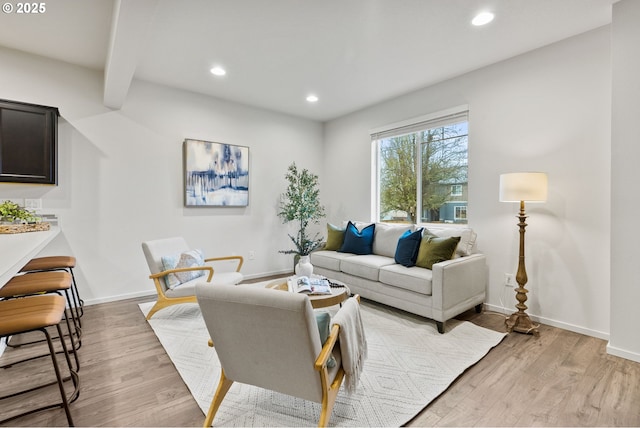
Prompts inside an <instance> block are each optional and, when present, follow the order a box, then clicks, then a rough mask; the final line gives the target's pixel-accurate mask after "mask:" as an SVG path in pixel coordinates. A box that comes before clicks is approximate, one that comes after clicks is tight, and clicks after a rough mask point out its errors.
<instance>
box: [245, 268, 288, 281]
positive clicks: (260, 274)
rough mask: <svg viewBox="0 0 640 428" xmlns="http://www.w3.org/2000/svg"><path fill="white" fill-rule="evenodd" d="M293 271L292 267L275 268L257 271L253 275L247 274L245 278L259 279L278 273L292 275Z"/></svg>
mask: <svg viewBox="0 0 640 428" xmlns="http://www.w3.org/2000/svg"><path fill="white" fill-rule="evenodd" d="M292 274H293V272H292V271H291V269H289V270H275V271H272V272H262V273H255V274H253V275H245V276H244V278H245V279H251V280H253V279H259V278H268V277H271V276H276V275H292Z"/></svg>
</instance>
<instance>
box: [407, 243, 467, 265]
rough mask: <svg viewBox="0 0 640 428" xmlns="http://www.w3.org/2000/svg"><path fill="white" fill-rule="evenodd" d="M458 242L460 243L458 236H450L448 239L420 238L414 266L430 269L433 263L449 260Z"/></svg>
mask: <svg viewBox="0 0 640 428" xmlns="http://www.w3.org/2000/svg"><path fill="white" fill-rule="evenodd" d="M458 242H460V237H459V236H452V237H450V238H436V237H433V236H425V237H424V238H422V242H421V243H420V248H419V249H418V259H417V260H416V266H420V267H423V268H427V269H431V267H432V266H433V265H434V263H440V262H443V261H445V260H450V259H451V258H452V257H453V254H454V253H455V251H456V247H457V246H458Z"/></svg>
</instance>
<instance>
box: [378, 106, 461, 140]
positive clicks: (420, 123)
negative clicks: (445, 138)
mask: <svg viewBox="0 0 640 428" xmlns="http://www.w3.org/2000/svg"><path fill="white" fill-rule="evenodd" d="M468 119H469V111H468V110H467V108H466V106H465V107H464V110H460V108H456V109H455V111H447V112H441V113H439V114H435V115H429V116H422V117H418V118H414V119H409V120H405V121H403V122H398V123H394V124H391V125H387V126H383V127H380V128H376V129H374V130H371V131H370V133H371V141H375V140H381V139H384V138H390V137H397V136H400V135H406V134H412V133H414V132H418V131H424V130H425V129H433V128H439V127H441V126H445V125H452V124H454V123H460V122H465V121H467V120H468Z"/></svg>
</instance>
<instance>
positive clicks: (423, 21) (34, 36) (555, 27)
mask: <svg viewBox="0 0 640 428" xmlns="http://www.w3.org/2000/svg"><path fill="white" fill-rule="evenodd" d="M615 1H617V0H181V1H176V0H117V1H114V0H50V1H48V2H46V3H45V5H46V11H45V13H42V14H38V15H34V14H31V15H24V14H17V13H16V12H15V11H13V13H3V14H2V15H1V16H0V45H2V46H5V47H8V48H12V49H18V50H22V51H25V52H29V53H33V54H37V55H42V56H45V57H50V58H54V59H58V60H61V61H65V62H69V63H73V64H78V65H81V66H84V67H89V68H94V69H98V70H105V69H106V72H105V104H106V105H109V106H111V107H115V108H118V107H120V106H121V105H122V104H123V102H124V101H125V100H126V95H127V92H128V89H129V85H130V83H131V80H132V78H135V79H141V80H146V81H150V82H155V83H160V84H163V85H167V86H171V87H176V88H181V89H185V90H189V91H193V92H196V93H202V94H207V95H212V96H215V97H219V98H223V99H227V100H232V101H237V102H239V103H243V104H248V105H252V106H258V107H263V108H267V109H270V110H275V111H279V112H284V113H289V114H292V115H296V116H302V117H307V118H310V119H314V120H320V121H325V120H329V119H333V118H336V117H339V116H341V115H344V114H346V113H349V112H352V111H355V110H358V109H360V108H363V107H366V106H368V105H371V104H374V103H376V102H380V101H382V100H385V99H389V98H393V97H395V96H398V95H401V94H404V93H407V92H410V91H413V90H416V89H418V88H422V87H425V86H428V85H431V84H434V83H436V82H439V81H443V80H445V79H448V78H451V77H454V76H457V75H460V74H463V73H466V72H468V71H471V70H474V69H477V68H480V67H483V66H485V65H488V64H492V63H495V62H497V61H501V60H504V59H507V58H509V57H512V56H515V55H518V54H521V53H524V52H527V51H530V50H532V49H536V48H538V47H541V46H544V45H547V44H550V43H553V42H555V41H558V40H561V39H564V38H566V37H570V36H573V35H576V34H579V33H582V32H585V31H588V30H591V29H594V28H597V27H600V26H603V25H606V24H609V23H610V22H611V5H612V3H614V2H615ZM11 3H14V4H17V3H16V2H11ZM485 10H488V11H491V12H493V13H495V15H496V18H495V20H494V21H493V22H492V23H490V24H489V25H487V26H485V27H473V26H472V25H470V21H471V19H472V18H473V16H474V15H475V14H476V13H478V12H480V11H485ZM214 65H222V66H224V67H225V68H226V69H227V72H228V73H227V75H226V76H224V77H222V78H218V77H215V76H213V75H211V74H210V73H209V69H210V68H211V67H212V66H214ZM0 67H1V65H0ZM309 93H315V94H317V95H318V97H319V98H320V101H319V102H317V103H316V104H309V103H307V102H306V101H305V97H306V96H307V95H308V94H309Z"/></svg>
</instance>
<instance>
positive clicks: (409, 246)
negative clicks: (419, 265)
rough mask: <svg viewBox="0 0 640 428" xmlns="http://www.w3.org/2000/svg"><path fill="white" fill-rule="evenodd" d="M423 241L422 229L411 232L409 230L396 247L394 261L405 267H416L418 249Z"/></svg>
mask: <svg viewBox="0 0 640 428" xmlns="http://www.w3.org/2000/svg"><path fill="white" fill-rule="evenodd" d="M421 241H422V228H420V229H418V230H416V231H415V232H411V231H410V230H407V231H406V232H405V233H403V234H402V236H401V237H400V239H398V245H397V246H396V253H395V256H394V260H395V261H396V263H398V264H401V265H402V266H405V267H411V266H415V264H416V259H417V258H418V248H420V242H421Z"/></svg>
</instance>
